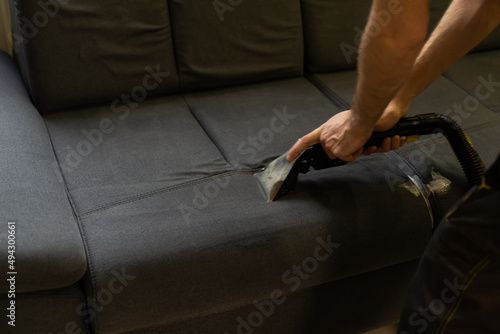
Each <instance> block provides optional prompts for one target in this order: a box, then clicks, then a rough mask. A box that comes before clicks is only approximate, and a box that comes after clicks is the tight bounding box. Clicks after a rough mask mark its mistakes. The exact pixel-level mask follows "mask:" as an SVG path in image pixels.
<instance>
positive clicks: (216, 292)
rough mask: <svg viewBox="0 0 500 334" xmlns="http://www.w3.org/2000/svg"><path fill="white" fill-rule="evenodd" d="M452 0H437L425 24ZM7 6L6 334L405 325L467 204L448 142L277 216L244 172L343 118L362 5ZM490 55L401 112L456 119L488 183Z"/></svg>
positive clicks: (328, 174)
mask: <svg viewBox="0 0 500 334" xmlns="http://www.w3.org/2000/svg"><path fill="white" fill-rule="evenodd" d="M447 3H448V1H444V0H443V1H432V4H431V11H432V22H431V26H432V25H433V24H435V23H436V20H437V18H438V17H439V15H440V14H441V13H442V12H443V11H444V10H445V8H446V5H447ZM10 7H11V16H12V22H13V32H14V35H13V36H14V47H15V51H16V52H15V59H12V58H11V57H9V56H8V55H7V54H4V53H2V54H0V157H1V161H2V167H1V168H0V185H1V192H0V226H1V229H0V245H1V247H0V254H1V256H0V258H1V259H2V261H1V262H0V269H1V270H0V271H1V272H2V275H4V274H6V273H8V272H15V273H16V274H9V275H8V278H9V277H11V276H13V277H14V279H15V282H14V284H11V283H13V282H12V281H7V280H5V279H2V280H0V289H1V291H0V294H1V295H0V305H1V309H2V310H4V311H3V312H7V317H5V315H2V319H3V320H2V322H1V324H0V332H1V333H54V334H55V333H57V334H59V333H96V334H108V333H109V334H110V333H129V334H139V333H148V334H151V333H175V334H177V333H204V334H212V333H213V334H224V333H227V334H232V333H273V334H285V333H286V334H293V333H296V334H299V333H301V334H302V333H341V334H345V333H360V332H363V331H366V330H370V329H373V328H377V327H381V326H384V325H388V324H391V323H395V322H397V320H398V317H399V312H400V309H401V305H402V302H403V300H404V297H405V294H406V288H407V286H408V283H409V280H410V279H411V277H412V274H413V272H414V270H415V268H416V265H417V263H418V258H419V256H420V255H421V253H422V251H423V249H424V247H425V245H426V244H427V242H428V240H429V238H430V237H431V235H432V230H433V227H435V225H436V224H437V223H438V222H439V219H440V217H441V216H442V215H443V214H444V213H445V212H446V210H447V209H448V208H449V207H450V205H452V204H453V203H454V201H456V200H457V199H458V198H459V197H460V196H461V195H462V194H463V193H464V192H465V191H466V190H467V183H466V180H465V176H464V175H463V173H462V171H461V169H460V166H459V164H458V161H457V160H456V158H455V157H454V155H453V153H452V151H451V148H450V146H449V145H448V143H447V141H446V139H445V138H444V137H443V136H440V135H433V136H425V137H422V139H421V140H419V141H418V142H414V143H411V144H407V145H405V146H404V147H403V148H401V149H399V150H397V151H393V152H389V153H387V154H374V155H371V156H369V157H362V158H360V159H358V160H357V161H356V162H354V163H351V164H348V165H346V166H342V167H337V168H332V169H326V170H322V171H316V172H311V173H309V174H306V175H301V176H300V179H299V182H298V185H297V189H296V191H295V192H294V193H291V194H289V195H287V196H286V197H283V198H281V199H279V200H277V201H275V202H273V203H267V202H266V201H265V198H264V196H263V195H262V194H261V192H260V190H259V187H258V185H257V183H256V180H255V179H254V177H253V175H252V174H253V173H255V172H256V171H258V170H259V169H260V168H262V167H263V166H265V165H266V164H267V163H269V162H270V161H272V160H273V159H274V158H275V157H277V156H278V155H280V154H282V153H283V152H285V151H286V150H287V149H288V148H289V147H291V145H292V144H293V142H294V141H295V140H296V139H297V138H299V137H300V136H302V135H303V134H305V133H307V132H308V131H310V130H311V129H313V128H315V127H316V126H318V125H319V124H321V123H322V122H324V121H325V120H326V119H328V118H329V117H330V116H331V115H332V114H334V113H337V112H339V111H340V110H342V109H345V108H348V106H349V103H350V99H351V96H352V94H353V90H354V84H355V79H356V72H355V66H356V56H357V45H358V44H359V38H360V31H361V30H362V29H363V26H364V23H365V20H366V16H367V13H368V10H369V1H365V0H355V1H331V0H301V1H299V0H293V1H292V0H271V1H269V0H253V1H243V0H215V1H195V0H169V1H110V0H106V1H100V2H95V1H89V0H64V1H63V0H58V1H56V0H46V1H44V0H42V1H35V0H18V1H11V3H10ZM381 20H382V21H381V24H383V17H381ZM498 48H500V32H499V31H495V32H494V33H493V34H492V36H490V38H488V40H486V41H484V42H483V43H482V44H481V45H480V46H478V48H477V49H476V50H475V53H472V54H470V55H467V56H466V57H465V58H464V59H462V60H461V61H460V62H459V63H458V64H456V65H455V66H453V68H452V69H450V70H449V71H447V72H446V73H445V74H444V75H443V76H442V77H441V78H439V79H438V80H437V81H436V82H435V83H434V84H433V85H432V86H431V87H430V88H429V89H427V90H426V91H425V92H424V93H423V95H422V96H421V97H419V98H418V99H417V100H416V101H415V103H414V105H413V106H412V109H411V111H410V113H411V114H412V115H414V114H420V113H427V112H436V113H442V114H447V115H449V116H451V117H453V118H454V119H455V120H456V121H458V122H459V124H460V125H461V126H462V127H463V128H464V129H465V131H466V132H467V133H468V134H469V136H470V138H471V140H472V142H473V144H474V145H475V147H476V149H477V150H478V152H479V154H480V156H481V158H482V159H483V161H484V163H485V165H486V166H489V165H490V164H491V163H492V162H493V160H494V158H495V157H496V155H497V154H498V152H499V147H500V145H499V144H500V136H499V134H500V115H499V113H500V94H498V92H497V90H498V89H499V86H500V82H499V81H500V67H499V66H497V65H500V64H499V63H500V60H499V59H500V57H499V56H500V51H498V50H496V49H498ZM8 222H13V223H15V225H14V226H15V232H16V233H15V239H14V240H15V246H16V248H15V260H14V262H12V263H10V265H14V267H13V268H9V263H8V261H7V258H8V255H9V253H8V247H7V246H8V242H9V241H8V240H9V237H8V236H9V229H8V226H9V225H8ZM10 226H12V225H10ZM11 239H12V237H11ZM11 255H12V254H11ZM11 259H12V258H11ZM13 288H14V290H15V296H13V295H12V293H13V292H12V289H13ZM12 301H14V303H15V304H14V305H15V310H14V313H12V312H11V311H9V310H7V311H5V310H6V309H7V308H9V307H10V305H11V303H12ZM9 315H10V316H11V317H10V318H9ZM12 315H13V316H14V317H12ZM12 319H14V320H15V322H14V323H15V327H13V326H11V325H9V324H8V322H9V321H12Z"/></svg>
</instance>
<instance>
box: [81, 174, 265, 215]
mask: <svg viewBox="0 0 500 334" xmlns="http://www.w3.org/2000/svg"><path fill="white" fill-rule="evenodd" d="M257 170H259V169H250V170H246V171H235V170H232V171H226V172H223V173H220V174H217V175H210V176H206V177H203V178H201V179H197V180H192V181H188V182H185V183H181V184H177V185H174V186H169V187H165V188H159V189H156V190H153V191H149V192H146V193H143V194H139V195H135V196H131V197H127V198H124V199H121V200H119V201H115V202H111V203H108V204H106V205H103V206H100V207H97V208H95V209H92V210H89V211H87V212H84V213H82V214H81V215H80V217H85V216H88V215H91V214H93V213H96V212H99V211H103V210H107V209H109V208H112V207H115V206H120V205H123V204H127V203H132V202H136V201H138V200H141V199H145V198H148V197H153V196H156V195H158V194H162V193H166V192H169V191H173V190H177V189H182V188H185V187H188V186H191V185H196V184H199V183H203V182H205V181H206V180H209V179H216V178H220V177H223V176H225V175H229V176H231V175H234V174H242V173H243V174H244V173H255V172H256V171H257Z"/></svg>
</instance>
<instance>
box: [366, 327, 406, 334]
mask: <svg viewBox="0 0 500 334" xmlns="http://www.w3.org/2000/svg"><path fill="white" fill-rule="evenodd" d="M397 329H398V325H392V326H387V327H384V328H379V329H376V330H374V331H369V332H366V333H363V334H396V331H397Z"/></svg>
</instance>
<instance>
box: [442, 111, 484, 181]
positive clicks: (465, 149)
mask: <svg viewBox="0 0 500 334" xmlns="http://www.w3.org/2000/svg"><path fill="white" fill-rule="evenodd" d="M436 115H437V119H438V120H439V122H438V124H435V127H434V132H439V133H442V134H443V135H444V136H445V137H446V138H447V139H448V142H449V143H450V145H451V148H452V149H453V152H454V153H455V156H456V157H457V159H458V161H459V162H460V165H461V166H462V170H463V171H464V173H465V176H466V178H467V181H468V182H469V185H470V186H471V187H472V186H474V185H477V184H480V183H481V178H482V177H483V176H484V174H485V172H486V169H485V167H484V164H483V162H482V160H481V158H480V157H479V155H478V154H477V152H476V150H475V149H474V147H473V146H472V143H471V142H470V140H469V137H468V136H467V134H466V133H465V132H464V131H463V130H462V128H461V127H460V126H459V125H458V123H457V122H456V121H455V120H454V119H452V118H450V117H448V116H445V115H439V114H436ZM436 125H437V126H436Z"/></svg>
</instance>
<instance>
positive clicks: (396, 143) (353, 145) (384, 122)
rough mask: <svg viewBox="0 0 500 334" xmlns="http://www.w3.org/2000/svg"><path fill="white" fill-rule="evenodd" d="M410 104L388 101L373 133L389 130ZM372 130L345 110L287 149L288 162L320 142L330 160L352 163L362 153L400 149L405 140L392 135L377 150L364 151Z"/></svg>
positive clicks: (374, 148)
mask: <svg viewBox="0 0 500 334" xmlns="http://www.w3.org/2000/svg"><path fill="white" fill-rule="evenodd" d="M408 109H409V104H402V103H400V102H398V101H396V100H393V101H391V103H389V105H388V106H387V108H386V109H385V110H384V113H383V114H382V116H381V117H380V119H379V120H378V121H377V123H376V124H375V127H374V128H373V130H375V131H386V130H389V129H390V128H392V127H393V126H394V125H395V124H396V123H397V122H398V121H399V119H400V118H401V117H404V116H406V114H407V113H408ZM371 133H372V127H371V126H370V125H369V124H365V123H363V122H359V121H356V119H355V118H354V116H353V113H352V111H351V110H346V111H343V112H341V113H338V114H337V115H335V116H333V117H332V118H330V119H329V120H328V121H327V122H326V123H325V124H323V125H322V126H320V127H319V128H317V129H316V130H314V131H312V132H310V133H309V134H307V135H305V136H304V137H302V138H300V139H299V140H298V141H297V142H296V143H295V145H293V147H292V148H291V149H290V151H289V152H288V155H287V157H286V158H287V160H288V161H293V160H295V159H296V158H297V157H298V156H299V154H300V153H301V152H302V151H303V150H305V149H306V148H307V147H309V146H311V145H314V144H317V143H321V144H322V146H323V149H324V150H325V152H326V154H327V155H328V157H330V159H335V158H340V159H342V160H344V161H354V160H356V159H357V158H358V157H359V156H360V155H361V154H362V153H364V154H366V155H369V154H371V153H373V152H389V151H390V150H396V149H398V148H400V147H401V146H403V145H404V144H405V142H406V137H400V136H393V137H392V138H390V137H388V138H385V139H384V140H383V141H382V143H381V145H380V146H379V147H376V146H371V147H367V148H366V149H364V148H363V146H364V144H365V143H366V141H367V140H368V139H369V138H370V136H371Z"/></svg>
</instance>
